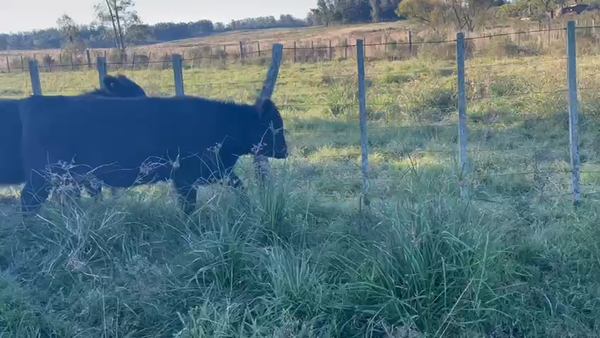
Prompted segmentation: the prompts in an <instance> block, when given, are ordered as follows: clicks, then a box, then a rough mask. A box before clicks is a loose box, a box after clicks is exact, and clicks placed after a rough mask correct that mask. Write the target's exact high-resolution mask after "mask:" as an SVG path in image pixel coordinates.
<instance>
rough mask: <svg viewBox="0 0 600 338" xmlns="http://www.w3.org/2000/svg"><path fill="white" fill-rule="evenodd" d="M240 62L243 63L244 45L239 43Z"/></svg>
mask: <svg viewBox="0 0 600 338" xmlns="http://www.w3.org/2000/svg"><path fill="white" fill-rule="evenodd" d="M240 61H241V62H242V64H243V63H244V44H243V43H242V41H240Z"/></svg>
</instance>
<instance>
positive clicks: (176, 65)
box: [173, 54, 185, 96]
mask: <svg viewBox="0 0 600 338" xmlns="http://www.w3.org/2000/svg"><path fill="white" fill-rule="evenodd" d="M173 75H174V77H175V95H176V96H185V92H184V90H183V65H182V59H181V55H179V54H173Z"/></svg>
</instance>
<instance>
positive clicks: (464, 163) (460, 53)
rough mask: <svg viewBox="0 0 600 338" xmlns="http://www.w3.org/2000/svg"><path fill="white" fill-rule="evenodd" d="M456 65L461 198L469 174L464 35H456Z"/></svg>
mask: <svg viewBox="0 0 600 338" xmlns="http://www.w3.org/2000/svg"><path fill="white" fill-rule="evenodd" d="M456 64H457V71H458V159H459V163H460V172H461V184H460V192H461V197H462V198H465V197H467V196H468V189H467V185H466V184H464V180H465V179H464V177H465V176H466V175H467V174H468V173H469V158H468V154H467V142H468V129H467V96H466V93H465V35H464V33H458V34H457V35H456Z"/></svg>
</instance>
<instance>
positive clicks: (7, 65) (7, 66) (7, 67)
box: [6, 56, 10, 74]
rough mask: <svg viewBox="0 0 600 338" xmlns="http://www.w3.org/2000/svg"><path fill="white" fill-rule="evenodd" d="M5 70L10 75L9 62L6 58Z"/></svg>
mask: <svg viewBox="0 0 600 338" xmlns="http://www.w3.org/2000/svg"><path fill="white" fill-rule="evenodd" d="M6 69H7V70H8V73H9V74H10V61H9V60H8V56H7V57H6Z"/></svg>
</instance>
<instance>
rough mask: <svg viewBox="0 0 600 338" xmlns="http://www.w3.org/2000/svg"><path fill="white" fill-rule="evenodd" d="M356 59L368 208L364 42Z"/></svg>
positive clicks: (363, 189) (357, 48)
mask: <svg viewBox="0 0 600 338" xmlns="http://www.w3.org/2000/svg"><path fill="white" fill-rule="evenodd" d="M356 59H357V62H358V97H359V105H360V144H361V148H362V174H363V178H362V180H363V182H362V198H363V203H364V204H365V205H366V206H368V205H369V199H368V197H367V193H368V192H369V179H368V173H369V172H368V170H369V149H368V139H367V137H368V135H367V97H366V96H367V94H366V85H365V49H364V43H363V40H356Z"/></svg>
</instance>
